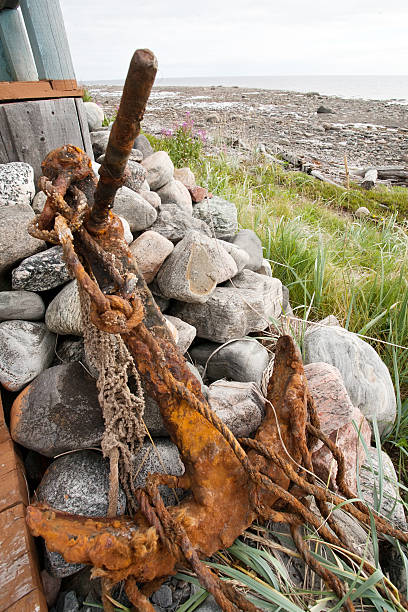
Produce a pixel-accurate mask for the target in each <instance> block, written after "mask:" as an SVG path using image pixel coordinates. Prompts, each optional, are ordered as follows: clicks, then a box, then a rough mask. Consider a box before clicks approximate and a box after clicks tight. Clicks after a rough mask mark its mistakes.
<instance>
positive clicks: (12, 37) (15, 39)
mask: <svg viewBox="0 0 408 612" xmlns="http://www.w3.org/2000/svg"><path fill="white" fill-rule="evenodd" d="M0 41H1V44H2V46H3V52H4V55H5V58H6V61H7V66H8V71H9V72H10V74H11V78H12V79H13V80H14V81H36V80H38V74H37V69H36V67H35V63H34V59H33V55H32V53H31V47H30V43H29V40H28V38H27V33H26V30H25V27H24V22H23V19H22V17H21V14H20V12H19V11H16V10H14V9H4V10H3V11H0Z"/></svg>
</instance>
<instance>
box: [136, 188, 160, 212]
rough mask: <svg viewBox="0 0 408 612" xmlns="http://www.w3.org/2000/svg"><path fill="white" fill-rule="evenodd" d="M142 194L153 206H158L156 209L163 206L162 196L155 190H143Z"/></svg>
mask: <svg viewBox="0 0 408 612" xmlns="http://www.w3.org/2000/svg"><path fill="white" fill-rule="evenodd" d="M140 195H141V196H142V198H144V199H145V200H146V202H149V204H150V205H151V206H153V208H156V210H158V209H159V208H160V207H161V199H160V196H159V194H158V193H156V192H155V191H141V192H140Z"/></svg>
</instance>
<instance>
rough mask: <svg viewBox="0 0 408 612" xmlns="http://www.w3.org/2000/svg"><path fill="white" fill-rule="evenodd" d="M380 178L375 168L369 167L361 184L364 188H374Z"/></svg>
mask: <svg viewBox="0 0 408 612" xmlns="http://www.w3.org/2000/svg"><path fill="white" fill-rule="evenodd" d="M377 178H378V172H377V170H376V169H375V168H369V169H368V170H367V172H366V173H365V174H364V178H363V182H362V183H361V186H362V187H364V189H367V190H368V189H372V188H373V187H374V186H375V183H376V181H377Z"/></svg>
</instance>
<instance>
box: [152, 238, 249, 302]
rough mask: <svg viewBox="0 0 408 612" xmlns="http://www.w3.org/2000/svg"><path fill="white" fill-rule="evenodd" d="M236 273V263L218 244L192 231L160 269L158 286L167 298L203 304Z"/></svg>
mask: <svg viewBox="0 0 408 612" xmlns="http://www.w3.org/2000/svg"><path fill="white" fill-rule="evenodd" d="M236 272H237V266H236V263H235V261H234V260H233V259H232V257H231V256H230V255H228V253H227V252H226V251H225V250H224V249H223V248H222V247H221V245H220V244H219V243H218V242H217V241H216V240H214V239H213V238H209V237H208V236H205V235H204V234H201V233H199V232H196V231H193V230H192V231H190V232H188V233H187V234H186V235H185V237H184V238H183V240H181V241H180V242H179V243H178V244H177V245H176V246H175V247H174V250H173V252H172V253H171V255H170V256H169V257H168V258H167V260H166V261H165V263H164V264H163V265H162V267H161V268H160V271H159V273H158V275H157V283H158V286H159V289H160V291H161V292H162V294H163V295H164V296H165V297H168V298H175V299H177V300H181V301H184V302H200V303H203V302H205V301H207V300H208V298H209V297H210V295H211V293H212V292H213V291H214V289H215V287H216V285H217V283H221V282H223V281H225V280H227V279H229V278H232V277H233V276H235V274H236Z"/></svg>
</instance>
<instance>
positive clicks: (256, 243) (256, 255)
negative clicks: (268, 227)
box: [231, 229, 263, 272]
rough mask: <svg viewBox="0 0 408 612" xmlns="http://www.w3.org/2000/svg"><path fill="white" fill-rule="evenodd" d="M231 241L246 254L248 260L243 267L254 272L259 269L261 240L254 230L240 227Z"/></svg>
mask: <svg viewBox="0 0 408 612" xmlns="http://www.w3.org/2000/svg"><path fill="white" fill-rule="evenodd" d="M231 242H232V244H234V245H235V246H237V247H239V248H240V249H242V250H243V251H245V252H246V253H247V254H248V257H249V261H248V263H247V264H246V266H245V267H246V268H247V269H248V270H253V271H254V272H256V271H257V270H259V268H260V267H261V266H262V260H263V248H262V242H261V241H260V240H259V238H258V236H257V235H256V234H255V232H254V231H253V230H251V229H242V230H240V231H239V232H238V234H236V235H235V236H234V237H233V239H232V241H231Z"/></svg>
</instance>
